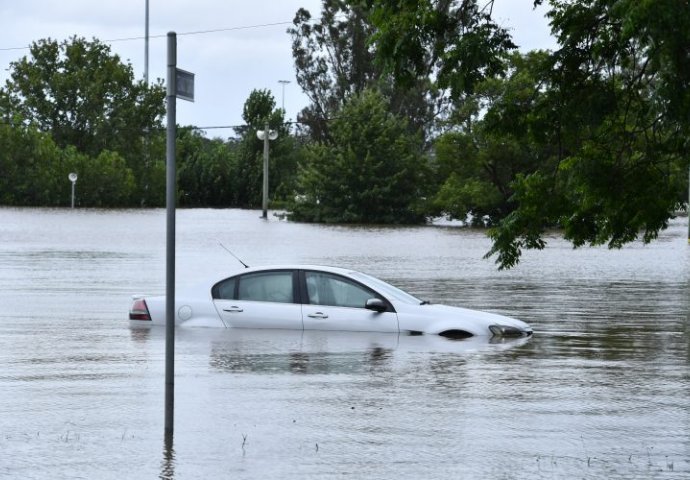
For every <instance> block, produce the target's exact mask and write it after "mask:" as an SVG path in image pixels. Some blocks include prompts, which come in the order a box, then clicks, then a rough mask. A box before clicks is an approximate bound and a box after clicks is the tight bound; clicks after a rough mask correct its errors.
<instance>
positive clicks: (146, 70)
mask: <svg viewBox="0 0 690 480" xmlns="http://www.w3.org/2000/svg"><path fill="white" fill-rule="evenodd" d="M144 33H145V37H146V40H145V41H144V81H145V82H146V85H147V86H148V84H149V0H146V27H145V28H144Z"/></svg>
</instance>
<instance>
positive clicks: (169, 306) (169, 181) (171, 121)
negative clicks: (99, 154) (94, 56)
mask: <svg viewBox="0 0 690 480" xmlns="http://www.w3.org/2000/svg"><path fill="white" fill-rule="evenodd" d="M176 70H177V35H176V34H175V32H168V72H167V73H168V81H167V92H166V93H167V97H166V101H167V109H168V112H167V113H168V125H167V138H166V170H167V176H166V211H167V235H166V245H165V248H166V252H165V253H166V262H165V436H166V438H170V439H172V435H173V424H174V409H175V202H176V197H177V188H176V182H175V175H176V173H175V135H176V131H175V130H176V121H177V120H176V116H177V97H176V92H177V85H176V79H177V75H176Z"/></svg>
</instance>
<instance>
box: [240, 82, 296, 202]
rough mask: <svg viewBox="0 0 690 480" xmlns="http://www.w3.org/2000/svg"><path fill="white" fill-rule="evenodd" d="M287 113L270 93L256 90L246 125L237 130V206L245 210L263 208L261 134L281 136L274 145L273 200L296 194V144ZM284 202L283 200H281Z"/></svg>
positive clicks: (245, 114)
mask: <svg viewBox="0 0 690 480" xmlns="http://www.w3.org/2000/svg"><path fill="white" fill-rule="evenodd" d="M284 115H285V112H284V111H283V110H282V109H276V104H275V99H274V98H273V96H272V95H271V94H270V92H269V91H268V90H253V91H252V92H251V93H250V95H249V97H248V98H247V100H246V102H245V104H244V109H243V113H242V118H243V119H244V121H245V122H246V125H244V126H242V127H240V128H237V129H236V131H237V133H238V134H239V135H240V140H239V144H238V146H237V164H236V172H235V175H236V176H237V178H238V181H237V182H236V183H235V190H234V192H233V203H234V204H235V205H238V206H242V207H256V206H259V205H261V201H262V186H263V145H264V142H263V140H259V139H258V137H257V134H256V133H257V131H258V130H265V128H266V124H268V127H269V130H274V131H275V132H276V133H277V134H278V136H277V138H276V139H275V140H271V141H270V145H269V149H270V154H269V172H270V173H269V177H268V178H269V200H272V199H277V198H278V199H281V198H279V196H280V195H285V194H287V193H288V192H292V190H293V184H292V182H294V176H295V172H296V169H297V154H296V148H295V147H296V144H295V141H294V139H293V138H292V137H291V135H290V129H289V125H288V124H286V123H285V120H284ZM281 200H282V199H281Z"/></svg>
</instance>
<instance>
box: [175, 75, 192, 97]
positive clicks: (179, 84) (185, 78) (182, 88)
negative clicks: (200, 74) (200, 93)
mask: <svg viewBox="0 0 690 480" xmlns="http://www.w3.org/2000/svg"><path fill="white" fill-rule="evenodd" d="M175 86H176V88H175V96H176V97H177V98H181V99H182V100H187V101H189V102H193V101H194V74H193V73H191V72H187V71H185V70H181V69H179V68H177V69H175Z"/></svg>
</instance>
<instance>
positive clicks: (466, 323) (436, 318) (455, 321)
mask: <svg viewBox="0 0 690 480" xmlns="http://www.w3.org/2000/svg"><path fill="white" fill-rule="evenodd" d="M397 307H398V306H397V305H396V308H397ZM398 320H399V322H400V329H401V330H419V331H424V332H427V333H438V332H440V331H443V330H446V329H454V328H458V329H462V330H466V331H468V332H470V333H472V334H474V335H486V334H490V332H489V331H488V328H489V326H490V325H506V326H511V327H517V328H520V329H522V330H524V331H525V332H531V331H532V328H531V327H530V326H529V325H528V324H526V323H525V322H523V321H522V320H518V319H516V318H512V317H506V316H504V315H499V314H497V313H491V312H482V311H479V310H472V309H469V308H462V307H451V306H449V305H437V304H427V305H405V306H400V308H398Z"/></svg>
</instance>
